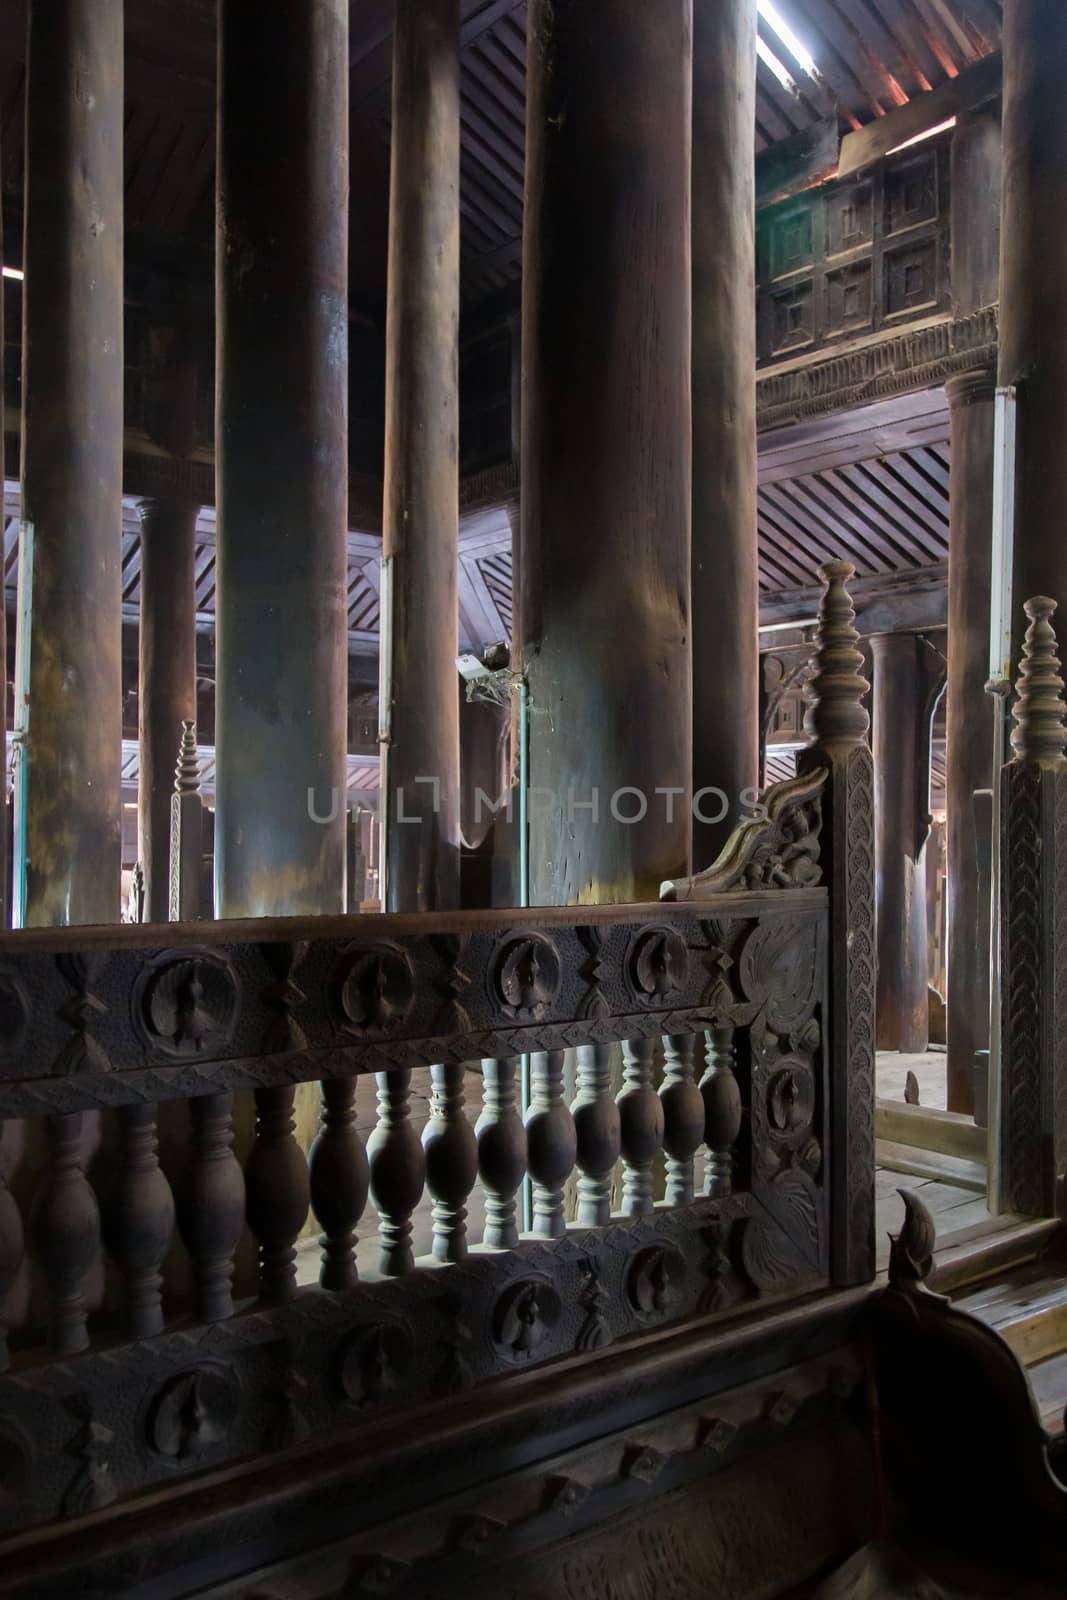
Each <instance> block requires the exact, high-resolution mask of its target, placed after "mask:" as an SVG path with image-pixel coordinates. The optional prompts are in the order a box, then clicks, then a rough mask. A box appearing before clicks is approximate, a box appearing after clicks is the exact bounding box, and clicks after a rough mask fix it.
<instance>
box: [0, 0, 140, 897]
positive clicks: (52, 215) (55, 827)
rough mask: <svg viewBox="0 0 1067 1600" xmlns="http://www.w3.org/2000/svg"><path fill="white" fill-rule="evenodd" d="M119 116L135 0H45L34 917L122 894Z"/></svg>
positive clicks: (37, 16) (30, 470)
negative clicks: (126, 5) (127, 17)
mask: <svg viewBox="0 0 1067 1600" xmlns="http://www.w3.org/2000/svg"><path fill="white" fill-rule="evenodd" d="M122 133H123V27H122V0H64V4H62V5H54V4H51V3H49V0H32V4H31V6H30V20H29V65H28V77H27V104H26V173H27V187H26V224H25V230H26V231H25V247H24V254H23V265H24V267H25V273H26V279H25V283H24V286H23V295H24V323H23V417H22V530H21V536H20V546H19V559H20V573H21V577H20V581H21V583H22V585H23V603H22V606H21V608H20V609H21V610H22V612H23V615H24V616H25V614H26V599H27V596H26V586H28V589H29V595H28V600H29V612H30V621H29V630H28V631H29V637H28V638H27V637H25V636H24V635H25V630H23V636H20V638H19V641H18V645H19V652H20V670H19V679H20V684H21V689H22V695H21V696H20V701H21V703H20V706H19V708H18V720H19V724H20V725H21V727H22V729H23V731H24V733H25V746H24V751H23V764H22V767H21V770H20V775H19V787H18V791H17V795H16V805H17V810H18V812H19V814H20V817H21V819H22V820H21V825H20V832H23V833H24V839H25V848H24V855H23V856H22V860H21V864H20V865H21V871H18V874H17V875H18V880H19V881H18V883H17V885H16V890H17V893H16V902H17V903H16V921H17V922H18V923H22V924H24V925H26V926H30V925H37V926H49V925H58V924H66V923H85V922H115V921H117V920H118V917H119V909H120V899H121V878H120V871H121V823H122V804H121V788H120V777H121V751H122V675H121V630H122V602H121V587H120V583H121V579H120V572H121V556H122V368H123V341H122V224H123V168H122ZM27 651H28V652H29V656H28V671H27V657H26V652H27ZM24 697H26V698H24ZM18 865H19V863H18V862H17V868H18Z"/></svg>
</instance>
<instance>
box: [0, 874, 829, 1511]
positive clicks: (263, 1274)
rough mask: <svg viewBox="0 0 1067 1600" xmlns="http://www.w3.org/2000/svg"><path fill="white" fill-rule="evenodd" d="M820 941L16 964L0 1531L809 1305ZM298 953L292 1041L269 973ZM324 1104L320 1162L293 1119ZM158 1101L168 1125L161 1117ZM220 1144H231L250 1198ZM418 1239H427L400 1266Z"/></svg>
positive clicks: (758, 902)
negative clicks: (768, 1307) (173, 1142)
mask: <svg viewBox="0 0 1067 1600" xmlns="http://www.w3.org/2000/svg"><path fill="white" fill-rule="evenodd" d="M827 914H828V904H827V896H826V893H825V891H824V890H822V889H819V888H815V889H808V890H800V891H798V890H788V889H782V890H779V891H777V892H775V893H774V894H754V893H745V894H732V895H724V896H719V897H718V898H713V899H710V900H707V901H705V902H703V903H701V904H699V905H695V904H694V905H693V906H692V907H690V906H685V907H680V906H679V907H672V906H658V907H632V906H631V907H618V908H612V909H611V910H610V911H608V910H604V909H598V910H592V909H582V908H578V909H574V910H571V911H567V912H522V913H484V914H474V913H467V914H460V915H458V916H457V917H454V918H451V919H450V921H451V924H452V932H453V933H454V934H456V935H457V937H456V938H450V939H448V940H444V939H442V938H441V937H440V936H439V932H438V930H437V928H436V926H430V927H428V928H427V931H426V932H425V933H423V932H421V931H413V929H416V928H417V929H419V930H421V928H422V927H423V926H425V925H426V923H427V922H430V921H431V920H433V919H423V920H422V921H418V920H416V919H400V918H378V917H367V918H361V919H359V920H358V921H356V920H354V919H346V920H345V921H344V922H343V923H337V924H334V923H330V922H318V923H315V922H306V923H302V924H301V925H300V926H299V927H298V928H296V929H294V928H293V927H286V928H285V935H286V937H285V942H284V947H283V946H282V945H281V944H280V943H279V944H275V943H274V942H273V941H272V938H271V934H272V932H273V930H272V929H271V928H270V927H269V925H268V926H267V927H263V926H260V925H256V924H229V925H227V924H213V925H210V926H209V927H205V926H202V925H201V926H199V927H195V928H185V927H179V926H175V927H172V928H169V929H168V930H167V934H168V939H169V943H168V944H167V946H166V947H165V948H162V949H161V948H153V947H151V946H150V945H148V944H147V943H146V937H150V933H149V931H148V930H146V929H144V928H138V927H128V928H125V929H108V930H106V933H105V931H104V930H92V931H84V930H83V931H82V932H81V934H79V933H78V932H77V931H74V930H66V931H65V932H63V933H60V932H55V933H51V934H49V935H48V936H47V937H45V936H44V935H38V934H24V935H20V936H18V937H15V938H8V939H7V940H5V941H4V944H3V949H2V954H0V990H2V992H3V995H4V998H5V1004H4V1006H3V1007H0V1035H2V1037H0V1118H4V1117H29V1118H30V1119H39V1120H40V1122H41V1124H42V1125H43V1126H44V1127H45V1129H46V1130H47V1131H48V1137H47V1139H46V1141H45V1142H46V1143H47V1146H48V1150H49V1152H50V1154H49V1158H48V1160H47V1163H46V1165H45V1168H44V1172H43V1175H41V1177H40V1180H39V1187H40V1193H39V1195H37V1196H36V1197H34V1196H32V1195H29V1196H28V1195H25V1194H23V1192H22V1187H21V1184H20V1176H19V1169H18V1167H17V1166H15V1167H14V1170H10V1168H11V1164H10V1163H8V1166H7V1167H6V1168H5V1169H3V1170H4V1171H5V1175H6V1177H7V1184H6V1186H5V1187H4V1189H3V1190H0V1198H2V1200H3V1213H2V1219H3V1221H4V1230H3V1239H2V1241H0V1242H2V1244H3V1250H2V1251H0V1269H2V1271H3V1273H4V1275H5V1281H6V1282H9V1281H10V1280H11V1279H12V1277H13V1276H14V1275H15V1274H16V1273H17V1271H18V1263H19V1258H20V1257H21V1255H22V1243H21V1231H22V1230H23V1228H24V1229H25V1232H26V1234H27V1236H28V1239H29V1244H28V1247H27V1248H28V1250H29V1253H30V1254H31V1255H32V1256H33V1258H34V1259H35V1260H36V1262H37V1263H38V1264H39V1266H40V1269H41V1276H42V1282H43V1299H41V1300H40V1303H38V1300H37V1298H34V1299H32V1300H31V1301H30V1303H29V1305H30V1309H29V1311H28V1312H27V1310H26V1306H25V1304H24V1303H23V1305H22V1310H21V1312H19V1313H18V1314H11V1315H10V1316H9V1314H8V1313H7V1311H6V1310H5V1309H4V1307H3V1306H0V1322H2V1321H4V1319H5V1317H8V1320H9V1321H10V1322H11V1323H12V1326H11V1329H10V1333H9V1344H10V1349H11V1363H10V1368H9V1370H8V1371H7V1372H6V1373H4V1374H2V1375H0V1414H2V1415H3V1418H4V1423H3V1426H4V1428H5V1429H7V1430H8V1432H11V1431H12V1430H15V1431H17V1433H18V1434H19V1436H20V1438H22V1439H23V1440H24V1441H25V1448H22V1449H21V1450H20V1454H19V1460H20V1461H22V1462H23V1463H24V1470H22V1469H20V1471H21V1477H20V1486H19V1488H18V1491H17V1493H9V1494H8V1495H7V1496H6V1497H5V1498H3V1499H0V1531H13V1530H14V1529H16V1528H19V1527H22V1526H26V1525H28V1524H33V1523H37V1522H40V1521H43V1520H47V1519H49V1518H52V1517H57V1516H65V1515H71V1514H73V1513H74V1511H75V1510H77V1511H78V1512H84V1511H86V1510H92V1509H94V1508H96V1507H99V1506H102V1505H104V1504H106V1503H108V1502H109V1501H110V1500H112V1499H114V1498H116V1497H119V1496H125V1495H129V1494H132V1493H135V1492H138V1491H142V1490H145V1489H147V1488H149V1487H151V1486H153V1485H159V1484H164V1483H170V1482H173V1481H174V1480H175V1478H176V1477H180V1476H181V1475H182V1474H183V1473H187V1472H192V1471H198V1470H202V1469H204V1468H206V1467H209V1466H215V1465H222V1464H225V1463H228V1462H231V1461H235V1460H238V1459H241V1458H244V1457H248V1456H250V1455H255V1454H257V1453H261V1452H264V1451H270V1450H274V1449H279V1448H283V1447H284V1446H285V1445H287V1444H292V1443H296V1442H299V1441H300V1440H303V1439H306V1438H307V1437H309V1436H310V1435H311V1434H312V1433H318V1432H323V1433H327V1434H328V1433H330V1432H331V1431H335V1430H343V1429H345V1428H353V1427H357V1426H359V1425H360V1423H361V1422H363V1421H364V1420H365V1419H366V1418H368V1417H371V1416H373V1415H375V1414H377V1412H378V1411H380V1410H381V1409H382V1408H384V1407H403V1406H409V1405H414V1404H417V1403H423V1402H425V1401H428V1400H432V1399H433V1398H434V1397H435V1396H438V1395H442V1394H447V1393H451V1392H453V1391H454V1390H456V1389H457V1388H464V1387H466V1386H468V1385H472V1384H476V1383H479V1382H482V1381H483V1380H485V1379H488V1378H493V1377H499V1376H500V1375H501V1374H506V1373H508V1372H511V1371H518V1370H523V1369H525V1368H527V1367H529V1366H530V1365H531V1364H534V1363H539V1362H543V1361H552V1360H557V1359H560V1358H561V1357H564V1356H568V1355H572V1354H574V1353H582V1352H586V1353H590V1352H593V1351H596V1350H600V1349H604V1348H606V1347H607V1346H609V1345H610V1344H612V1343H614V1342H616V1341H618V1340H620V1339H625V1338H627V1337H633V1336H635V1335H639V1334H641V1333H643V1332H646V1331H648V1330H649V1329H651V1328H654V1327H656V1326H657V1325H659V1324H661V1323H665V1322H670V1321H674V1320H677V1319H680V1318H685V1317H689V1316H692V1315H695V1314H698V1313H699V1314H708V1313H713V1312H724V1313H725V1312H727V1311H730V1310H736V1309H737V1308H738V1307H741V1306H744V1304H746V1303H747V1302H755V1301H757V1300H758V1299H760V1298H767V1297H781V1296H788V1295H792V1294H802V1293H806V1292H809V1291H810V1290H812V1289H813V1288H818V1287H819V1286H825V1285H826V1284H827V1283H828V1282H829V1262H830V1230H829V1198H828V1193H827V1189H826V1177H825V1174H826V1171H827V1161H828V1139H829V1130H828V1127H827V1117H826V1112H825V1107H826V1105H827V1101H828V1085H827V1082H826V1069H825V1056H824V1051H823V1037H824V1031H825V1027H826V1017H825V985H826V933H827ZM594 929H595V936H594V935H593V933H592V931H591V930H594ZM79 939H80V940H81V941H83V944H82V946H81V947H80V948H79ZM105 940H106V943H105ZM297 946H299V948H300V950H301V960H300V986H299V989H297V988H296V986H295V985H289V986H287V987H286V990H285V994H284V996H282V999H283V1000H284V1006H283V1010H284V1017H282V1018H281V1020H280V1019H279V1006H280V1005H281V1004H282V1000H280V998H279V993H280V991H279V978H278V974H279V971H280V970H282V968H283V967H286V962H287V961H288V957H287V956H286V954H285V952H286V951H288V952H290V953H291V952H292V950H293V949H294V948H296V947H297ZM590 948H595V951H596V959H595V961H593V962H591V961H590V957H589V952H590ZM457 952H460V954H459V955H457ZM457 960H458V961H460V963H461V965H462V969H463V974H464V978H465V980H466V981H465V982H464V983H463V984H462V985H461V986H459V987H458V988H457V983H456V967H457ZM289 965H291V962H289ZM286 970H287V968H286ZM72 990H73V991H74V998H73V1000H72ZM457 995H458V998H457ZM445 1013H446V1014H445ZM443 1014H444V1015H443ZM442 1020H444V1021H446V1022H447V1025H448V1027H449V1028H450V1029H451V1030H452V1031H451V1032H450V1033H445V1032H442V1031H440V1026H439V1025H440V1023H441V1021H442ZM616 1041H618V1042H620V1043H621V1044H622V1052H623V1061H624V1081H623V1087H622V1090H621V1092H618V1093H616V1089H615V1084H614V1083H613V1080H612V1075H611V1072H610V1071H609V1053H610V1052H611V1051H612V1047H613V1046H614V1045H615V1043H616ZM572 1046H574V1047H577V1056H578V1069H577V1070H578V1081H577V1090H576V1093H575V1095H574V1097H573V1099H572V1100H571V1103H570V1104H568V1097H567V1094H566V1091H565V1087H564V1052H565V1051H566V1050H567V1049H568V1048H570V1047H572ZM527 1052H528V1053H529V1054H530V1055H531V1057H532V1061H531V1089H532V1094H531V1102H530V1106H529V1110H528V1112H527V1113H526V1116H525V1118H523V1116H522V1113H521V1107H520V1105H519V1101H518V1059H517V1058H518V1057H519V1056H520V1055H522V1054H524V1053H527ZM479 1061H480V1070H478V1069H477V1064H478V1063H479ZM463 1063H467V1066H466V1067H464V1065H463ZM423 1066H426V1067H428V1068H429V1069H430V1071H429V1074H428V1075H427V1076H428V1079H429V1083H430V1086H431V1101H430V1116H429V1120H428V1121H427V1122H426V1125H425V1129H423V1130H420V1127H419V1126H418V1125H417V1122H416V1119H415V1118H414V1117H413V1116H412V1104H413V1102H412V1083H413V1077H414V1074H415V1073H416V1071H418V1070H419V1069H421V1068H422V1067H423ZM369 1074H374V1075H375V1076H376V1078H377V1089H378V1119H377V1126H376V1127H375V1128H374V1130H373V1131H372V1132H371V1133H370V1137H369V1138H367V1139H366V1141H364V1139H363V1138H361V1135H360V1131H359V1129H358V1128H357V1127H356V1121H355V1115H356V1113H355V1094H354V1086H355V1084H356V1083H357V1082H358V1080H359V1078H360V1077H361V1076H367V1075H369ZM419 1075H420V1081H421V1079H422V1077H423V1076H424V1075H423V1074H422V1073H421V1072H420V1074H419ZM315 1080H320V1081H321V1082H322V1084H323V1111H322V1123H321V1129H320V1132H319V1135H318V1138H317V1140H316V1143H315V1145H314V1147H313V1149H312V1152H311V1156H310V1159H307V1158H305V1156H304V1155H303V1152H302V1150H301V1148H300V1144H299V1143H298V1141H297V1139H296V1138H295V1137H294V1130H293V1121H292V1113H293V1093H294V1086H295V1084H297V1083H300V1082H305V1081H315ZM167 1101H175V1102H178V1106H179V1108H180V1103H181V1102H182V1101H187V1102H188V1111H187V1113H184V1114H179V1115H178V1117H177V1119H175V1117H174V1116H173V1115H166V1116H161V1112H160V1106H161V1104H162V1103H165V1102H167ZM245 1102H247V1105H246V1104H245ZM164 1110H165V1111H166V1112H168V1113H170V1112H173V1111H174V1110H175V1108H174V1107H167V1106H165V1105H164ZM92 1112H95V1113H99V1114H100V1115H97V1116H91V1115H90V1113H92ZM175 1120H177V1122H178V1123H179V1124H182V1123H184V1124H185V1127H186V1128H187V1137H186V1139H185V1140H184V1143H183V1144H182V1146H181V1150H180V1159H178V1160H177V1165H175V1158H174V1156H173V1152H172V1153H171V1156H170V1157H169V1158H168V1161H166V1162H164V1163H162V1164H161V1162H160V1159H159V1154H158V1148H157V1126H159V1125H160V1124H163V1125H166V1126H170V1127H173V1126H174V1123H175ZM235 1121H239V1122H241V1124H242V1125H251V1124H252V1122H253V1121H254V1138H253V1139H252V1141H251V1145H250V1149H249V1152H248V1155H247V1157H246V1158H245V1161H244V1165H243V1168H242V1165H241V1164H240V1163H239V1162H238V1159H237V1157H236V1155H235V1152H234V1126H235ZM90 1128H94V1129H97V1130H98V1134H99V1138H100V1140H101V1142H102V1145H103V1144H107V1141H108V1139H109V1138H110V1137H111V1133H110V1130H111V1129H112V1128H114V1136H115V1141H116V1144H117V1150H118V1155H117V1157H116V1162H117V1165H116V1167H115V1169H114V1172H113V1174H112V1176H113V1177H114V1178H115V1180H116V1181H115V1182H114V1184H113V1185H112V1187H111V1188H110V1189H109V1191H108V1193H107V1196H106V1199H105V1196H104V1193H103V1191H102V1196H101V1202H102V1203H101V1205H100V1206H98V1203H97V1198H96V1191H95V1187H94V1185H95V1184H96V1183H97V1182H98V1174H97V1172H96V1170H95V1168H94V1166H93V1161H92V1152H93V1149H95V1144H93V1143H92V1142H91V1141H88V1138H87V1132H88V1130H89V1129H90ZM694 1157H696V1160H697V1170H698V1172H699V1174H700V1177H701V1182H700V1184H699V1185H697V1184H695V1183H694ZM664 1159H666V1161H667V1162H668V1163H669V1166H668V1180H667V1190H666V1198H665V1199H657V1198H656V1195H657V1193H661V1192H662V1187H660V1188H659V1189H657V1181H659V1182H660V1185H661V1184H662V1180H661V1179H660V1180H657V1177H656V1174H657V1172H659V1171H660V1170H661V1168H662V1163H663V1160H664ZM575 1173H577V1175H578V1199H577V1215H576V1216H572V1215H570V1214H568V1212H567V1209H566V1206H565V1194H566V1190H567V1184H568V1180H570V1179H571V1177H572V1176H573V1175H574V1174H575ZM527 1175H528V1176H529V1178H530V1179H531V1181H532V1200H533V1205H532V1231H531V1232H530V1233H523V1232H521V1224H522V1215H521V1198H522V1185H523V1181H524V1178H526V1177H527ZM696 1187H701V1188H703V1189H704V1191H705V1192H704V1193H702V1194H698V1195H697V1196H696V1197H695V1198H694V1189H695V1188H696ZM472 1190H473V1191H474V1193H473V1194H472V1193H471V1191H472ZM368 1197H369V1198H368ZM468 1200H470V1203H471V1206H472V1207H473V1209H472V1211H471V1216H470V1217H467V1216H466V1215H465V1212H466V1210H467V1207H468ZM309 1202H310V1205H311V1207H312V1209H313V1211H314V1214H315V1217H316V1220H317V1221H318V1224H319V1228H320V1229H321V1234H322V1238H321V1257H320V1249H319V1248H318V1247H317V1245H318V1244H319V1241H315V1240H314V1239H313V1238H312V1239H309V1240H307V1248H306V1249H305V1248H303V1247H301V1244H300V1237H301V1230H302V1228H303V1225H304V1221H305V1218H306V1216H307V1213H308V1208H309ZM475 1202H477V1204H475ZM420 1207H421V1208H422V1209H421V1210H420ZM423 1211H425V1212H426V1213H427V1214H428V1223H429V1226H428V1227H427V1226H426V1225H425V1224H423V1223H420V1224H419V1228H418V1229H413V1220H414V1219H415V1218H417V1217H422V1215H423ZM101 1214H102V1215H103V1219H104V1222H103V1228H101ZM31 1218H32V1226H31ZM483 1219H484V1220H483ZM246 1224H247V1226H248V1228H249V1230H250V1232H251V1235H252V1238H253V1240H254V1242H255V1245H256V1247H257V1254H258V1272H253V1273H252V1275H251V1277H250V1278H249V1279H248V1281H247V1284H245V1283H244V1282H243V1281H242V1276H241V1271H240V1270H235V1262H236V1261H238V1260H240V1259H243V1255H241V1256H239V1255H238V1247H239V1244H240V1239H241V1234H242V1230H243V1228H244V1227H245V1225H246ZM357 1229H358V1231H359V1233H360V1234H361V1235H362V1236H363V1237H364V1238H366V1239H367V1240H368V1241H370V1239H371V1236H372V1235H374V1234H375V1233H376V1234H377V1238H378V1241H379V1244H380V1253H381V1259H380V1262H379V1263H377V1267H378V1270H375V1266H376V1264H375V1263H374V1262H373V1260H371V1261H370V1262H369V1263H368V1265H366V1266H364V1264H363V1260H362V1257H361V1261H360V1271H359V1272H357V1270H356V1258H355V1236H356V1232H357ZM179 1239H180V1240H181V1242H182V1244H183V1246H184V1251H185V1252H187V1256H185V1257H183V1259H184V1260H185V1262H186V1265H185V1269H184V1271H185V1276H184V1278H183V1277H182V1276H181V1274H175V1273H174V1272H173V1270H172V1268H173V1263H174V1260H175V1254H174V1253H175V1251H176V1250H177V1249H178V1241H179ZM420 1240H421V1241H422V1242H421V1243H420V1242H419V1241H420ZM416 1248H418V1249H419V1250H421V1249H422V1248H425V1249H426V1251H427V1255H426V1257H425V1259H424V1258H423V1257H422V1256H421V1255H419V1256H418V1257H417V1256H416ZM242 1249H243V1247H242ZM430 1263H433V1265H432V1266H431V1265H430ZM113 1269H114V1270H113ZM242 1270H243V1269H242ZM23 1271H25V1268H24V1269H23ZM105 1279H106V1280H107V1282H109V1283H111V1284H112V1287H111V1288H109V1289H108V1290H107V1291H106V1292H104V1291H103V1290H102V1289H101V1288H100V1285H101V1284H103V1283H104V1282H105ZM245 1290H247V1292H243V1291H245ZM9 1299H10V1297H9ZM16 1299H17V1297H16ZM131 1339H132V1340H133V1341H134V1342H132V1343H131V1342H129V1341H130V1340H131ZM55 1357H60V1358H62V1359H61V1360H59V1361H57V1360H56V1359H54V1358H55ZM12 1436H14V1435H13V1434H12Z"/></svg>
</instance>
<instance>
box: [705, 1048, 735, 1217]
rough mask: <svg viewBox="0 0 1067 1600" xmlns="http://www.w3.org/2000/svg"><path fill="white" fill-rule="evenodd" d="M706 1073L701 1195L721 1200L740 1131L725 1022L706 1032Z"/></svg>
mask: <svg viewBox="0 0 1067 1600" xmlns="http://www.w3.org/2000/svg"><path fill="white" fill-rule="evenodd" d="M704 1037H705V1039H706V1040H707V1046H708V1052H707V1063H708V1065H707V1071H706V1072H705V1073H704V1076H703V1077H702V1078H701V1080H700V1093H701V1095H702V1096H703V1100H704V1143H705V1144H706V1145H707V1147H708V1160H707V1167H706V1169H705V1174H704V1193H705V1194H706V1195H711V1196H712V1197H713V1198H714V1199H719V1200H721V1199H722V1198H723V1197H724V1196H726V1195H728V1194H729V1193H730V1192H731V1190H732V1188H733V1175H734V1155H733V1147H734V1145H735V1144H736V1143H737V1136H738V1134H739V1133H740V1132H741V1090H740V1087H739V1085H738V1082H737V1078H736V1077H735V1075H734V1030H733V1028H732V1027H731V1026H730V1025H729V1024H728V1023H719V1024H716V1025H715V1026H713V1027H711V1028H709V1029H708V1031H707V1033H706V1034H705V1036H704Z"/></svg>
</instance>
